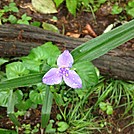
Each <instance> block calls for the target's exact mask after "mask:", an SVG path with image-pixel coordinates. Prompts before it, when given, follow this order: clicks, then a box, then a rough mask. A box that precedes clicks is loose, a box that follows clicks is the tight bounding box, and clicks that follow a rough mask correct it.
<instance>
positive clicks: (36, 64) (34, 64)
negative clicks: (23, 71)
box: [21, 56, 42, 72]
mask: <svg viewBox="0 0 134 134" xmlns="http://www.w3.org/2000/svg"><path fill="white" fill-rule="evenodd" d="M21 59H22V61H23V65H24V66H25V67H26V68H27V69H28V70H30V71H32V72H39V71H40V65H41V64H42V63H41V61H35V60H32V59H31V58H29V57H28V56H27V57H22V58H21Z"/></svg>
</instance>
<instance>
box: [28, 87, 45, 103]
mask: <svg viewBox="0 0 134 134" xmlns="http://www.w3.org/2000/svg"><path fill="white" fill-rule="evenodd" d="M45 89H46V87H45V85H43V84H38V85H37V88H36V89H34V90H31V91H30V93H29V98H30V100H31V101H32V102H33V103H35V104H43V102H44V98H45V93H46V90H45Z"/></svg>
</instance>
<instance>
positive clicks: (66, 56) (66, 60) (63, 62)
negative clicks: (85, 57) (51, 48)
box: [57, 50, 74, 68]
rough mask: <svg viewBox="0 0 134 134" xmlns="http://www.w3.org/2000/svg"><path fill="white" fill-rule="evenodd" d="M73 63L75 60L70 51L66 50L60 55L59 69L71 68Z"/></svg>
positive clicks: (58, 60)
mask: <svg viewBox="0 0 134 134" xmlns="http://www.w3.org/2000/svg"><path fill="white" fill-rule="evenodd" d="M73 62H74V59H73V57H72V55H71V54H70V53H69V51H68V50H65V51H64V52H63V53H62V54H61V55H59V57H58V59H57V65H58V67H67V68H71V67H72V64H73Z"/></svg>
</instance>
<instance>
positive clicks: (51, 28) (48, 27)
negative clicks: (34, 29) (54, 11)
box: [42, 22, 60, 33]
mask: <svg viewBox="0 0 134 134" xmlns="http://www.w3.org/2000/svg"><path fill="white" fill-rule="evenodd" d="M42 27H43V29H45V30H48V31H52V32H55V33H60V32H59V29H58V28H57V27H56V26H54V25H52V24H49V23H46V22H43V23H42Z"/></svg>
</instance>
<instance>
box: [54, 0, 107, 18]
mask: <svg viewBox="0 0 134 134" xmlns="http://www.w3.org/2000/svg"><path fill="white" fill-rule="evenodd" d="M54 2H55V4H56V7H57V8H58V7H59V6H60V5H61V4H62V3H63V2H64V0H54ZM65 2H66V6H67V9H68V11H69V12H70V13H71V14H73V15H74V16H76V10H77V9H78V10H80V8H81V7H82V8H84V10H85V11H90V12H92V13H93V12H95V11H97V10H98V8H99V7H100V6H101V4H103V3H105V2H106V0H97V1H95V0H65Z"/></svg>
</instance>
